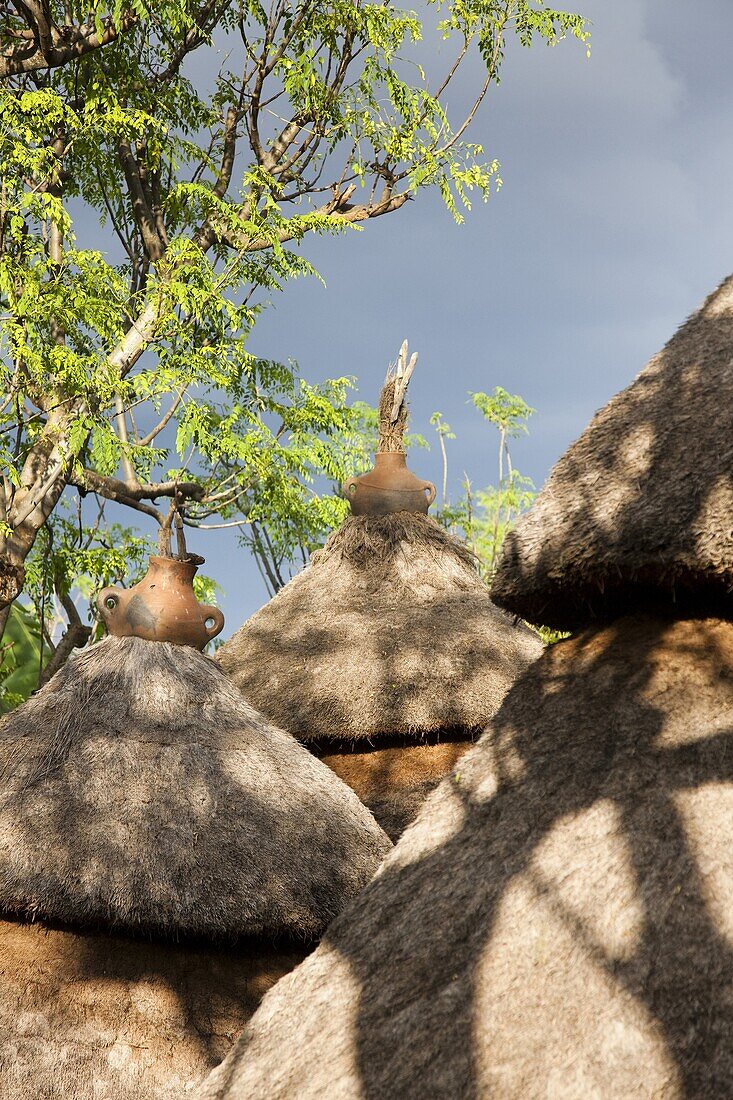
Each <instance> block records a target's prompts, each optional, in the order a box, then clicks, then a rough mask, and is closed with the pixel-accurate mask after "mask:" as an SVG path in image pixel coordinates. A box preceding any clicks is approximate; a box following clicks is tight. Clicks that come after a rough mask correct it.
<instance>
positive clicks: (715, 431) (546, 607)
mask: <svg viewBox="0 0 733 1100" xmlns="http://www.w3.org/2000/svg"><path fill="white" fill-rule="evenodd" d="M731 512H733V276H731V277H730V278H728V279H726V281H725V282H724V283H722V285H721V286H720V287H719V288H718V289H717V290H716V291H715V292H714V293H713V294H711V295H710V297H709V298H708V299H707V300H706V302H705V303H704V304H703V306H702V307H701V308H700V309H699V310H698V312H697V313H695V314H693V316H692V317H691V318H690V319H689V320H688V321H687V322H686V324H684V325H683V326H682V328H681V329H680V330H679V331H678V332H677V334H676V335H675V336H674V337H673V338H672V340H670V342H669V343H668V344H667V346H666V347H665V348H664V349H663V351H661V352H660V353H659V354H658V355H656V356H655V357H654V358H653V359H652V360H651V362H650V363H649V365H648V366H647V367H646V368H645V369H644V370H643V371H642V372H641V374H640V375H639V377H638V378H637V379H636V381H635V382H633V383H632V385H631V386H629V387H628V389H626V390H624V391H623V392H622V393H620V394H618V396H617V397H615V398H614V399H613V400H612V401H610V402H609V403H608V405H606V407H605V408H604V409H602V410H601V412H600V413H598V415H597V416H596V417H595V418H594V420H593V421H592V422H591V424H590V425H589V427H588V428H587V429H586V430H585V432H584V433H583V435H582V436H581V437H580V439H579V440H578V441H577V442H576V443H574V444H573V446H572V447H570V449H569V450H568V451H567V453H566V454H565V455H564V456H563V458H561V459H560V461H559V462H558V463H557V465H556V466H555V469H554V470H553V472H552V474H551V476H550V479H549V481H548V482H547V484H546V486H545V487H544V489H543V490H542V492H541V493H540V495H539V497H538V498H537V500H536V501H535V503H534V505H533V507H532V508H531V509H530V511H529V512H528V513H527V514H526V516H525V517H524V518H523V519H521V520H520V522H519V523H518V524H517V526H516V528H515V529H514V531H512V532H510V533H509V535H508V536H507V538H506V540H505V543H504V549H503V555H502V559H501V563H500V567H499V570H498V573H497V576H496V579H495V582H494V585H493V587H492V595H493V597H494V599H495V600H496V601H497V603H499V604H501V605H502V607H506V608H508V609H509V610H510V611H512V612H514V613H515V614H517V615H522V616H523V617H524V618H526V619H528V620H529V621H530V622H541V623H545V624H547V625H548V626H554V627H557V628H559V629H573V628H575V627H577V626H579V625H583V624H586V623H589V622H590V621H592V620H593V619H594V618H598V619H611V618H613V617H614V616H616V615H618V614H621V613H624V612H625V611H628V610H634V609H638V608H639V607H641V606H642V605H645V606H648V607H651V606H655V605H656V606H659V604H660V603H661V604H667V605H671V604H672V603H673V602H674V603H676V605H677V606H678V607H682V608H684V607H685V606H690V605H691V606H694V607H697V608H699V607H700V606H701V602H702V601H703V600H704V601H705V602H706V604H707V606H708V607H709V608H711V609H712V611H713V613H716V614H718V613H721V611H722V612H723V613H725V614H726V615H727V614H729V613H730V612H733V595H732V593H733V524H732V523H731Z"/></svg>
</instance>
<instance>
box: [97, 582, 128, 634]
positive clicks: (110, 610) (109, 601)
mask: <svg viewBox="0 0 733 1100" xmlns="http://www.w3.org/2000/svg"><path fill="white" fill-rule="evenodd" d="M124 591H125V589H124V588H116V587H115V586H114V585H110V587H109V588H103V589H102V591H101V592H100V593H99V595H98V596H97V611H98V612H99V614H100V615H101V617H102V622H103V623H105V625H106V624H107V623H108V622H109V620H110V618H111V616H112V615H114V613H115V611H116V610H117V608H118V607H119V606H120V593H122V592H124Z"/></svg>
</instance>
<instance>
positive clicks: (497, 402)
mask: <svg viewBox="0 0 733 1100" xmlns="http://www.w3.org/2000/svg"><path fill="white" fill-rule="evenodd" d="M469 397H470V399H471V402H472V404H473V405H474V407H475V408H476V409H478V411H479V412H480V413H481V415H482V416H483V418H484V420H486V421H487V422H488V423H489V424H493V426H494V427H495V428H496V429H497V432H498V435H499V447H498V453H497V464H496V474H497V477H496V485H489V486H487V487H485V488H482V489H478V490H475V489H474V488H473V486H472V484H471V482H470V480H469V477H468V474H464V476H463V483H462V492H461V495H460V497H459V498H458V500H457V501H456V502H455V503H454V504H451V503H450V502H449V501H448V500H447V499H446V493H445V485H446V484H447V479H448V459H447V453H446V449H445V439H455V435H454V434H453V433H452V432H451V431H450V428H449V426H448V425H447V424H446V423H445V422H444V421H443V420H442V416H441V414H440V413H434V414H433V416H432V417H431V424H434V425H435V428H436V431H437V432H438V437H439V440H440V445H441V452H442V457H443V485H444V490H443V503H442V506H441V508H440V510H439V513H438V518H439V519H440V521H441V523H443V525H444V526H445V527H447V528H448V529H449V530H452V531H454V532H455V533H456V534H459V535H460V536H461V537H462V538H463V539H465V541H466V542H467V543H468V545H469V546H470V548H471V549H472V550H473V552H474V554H475V555H476V557H477V559H478V562H479V566H480V568H481V572H482V574H483V575H484V577H485V578H486V580H489V581H490V580H491V577H492V575H493V572H494V569H495V567H496V563H497V559H498V555H499V551H500V549H501V544H502V542H503V541H504V537H505V535H506V533H507V531H508V530H509V529H510V528H511V527H512V525H513V524H514V522H515V521H516V520H517V518H518V517H519V516H520V515H521V513H522V512H523V511H525V509H527V508H528V507H529V505H530V504H531V503H532V500H533V499H534V495H535V494H534V485H533V484H532V482H531V480H530V479H529V478H528V477H524V476H523V475H522V474H520V473H519V471H518V470H515V469H514V466H513V464H512V457H511V453H510V450H509V440H510V439H516V438H517V437H518V436H520V435H526V434H527V421H528V420H529V418H530V416H532V414H533V413H534V411H535V410H534V409H532V408H530V406H529V405H528V404H527V403H526V401H524V400H523V398H521V397H518V396H517V395H516V394H511V393H507V391H506V390H504V389H502V388H501V386H497V387H496V389H495V390H494V392H493V393H491V394H486V393H471V394H469Z"/></svg>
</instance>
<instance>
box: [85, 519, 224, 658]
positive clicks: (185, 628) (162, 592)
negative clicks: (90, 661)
mask: <svg viewBox="0 0 733 1100" xmlns="http://www.w3.org/2000/svg"><path fill="white" fill-rule="evenodd" d="M174 515H175V526H176V538H177V545H178V553H177V554H176V555H173V554H171V522H172V520H173V517H174ZM158 550H159V553H158V554H151V556H150V564H149V567H148V571H147V573H146V574H145V576H144V577H143V579H142V580H141V581H139V582H138V583H137V584H136V585H133V587H132V588H118V587H115V586H114V585H113V586H111V587H109V588H104V589H103V590H102V591H101V592H100V593H99V595H98V596H97V608H98V610H99V614H100V615H101V617H102V620H103V622H104V625H105V626H106V628H107V633H108V634H112V635H114V636H115V637H117V638H129V637H135V638H145V639H146V640H147V641H151V642H173V643H174V644H175V645H190V646H193V647H194V648H195V649H203V648H204V647H205V646H206V644H207V643H208V642H210V641H211V639H212V638H215V637H216V636H217V634H219V633H221V631H222V629H223V627H224V616H223V614H222V612H221V611H220V610H219V608H218V607H213V606H211V605H207V604H200V603H199V602H198V600H197V599H196V596H195V594H194V590H193V578H194V577H195V575H196V571H197V569H198V567H199V566H200V565H203V563H204V559H203V558H202V557H201V556H200V555H199V554H189V553H188V552H187V550H186V540H185V536H184V534H183V521H182V519H181V516H180V513H179V512H178V509H177V508H176V507H175V505H173V506H172V507H171V511H170V513H169V515H168V517H167V519H166V521H165V522H164V523H163V524H162V526H161V529H160V533H159V536H158Z"/></svg>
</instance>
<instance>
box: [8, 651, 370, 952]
mask: <svg viewBox="0 0 733 1100" xmlns="http://www.w3.org/2000/svg"><path fill="white" fill-rule="evenodd" d="M388 847H389V842H388V841H387V838H386V837H385V836H384V834H383V833H382V831H381V830H380V829H379V827H378V826H377V825H376V822H375V821H374V820H373V818H372V817H371V815H370V814H369V813H368V811H367V810H366V809H365V808H364V807H363V806H362V805H361V803H360V802H359V800H358V799H357V798H356V796H355V795H354V794H353V793H352V792H351V791H350V790H349V789H348V788H347V787H346V786H345V785H344V784H342V783H340V782H339V781H338V780H337V779H336V778H335V777H334V776H333V774H332V773H331V772H330V771H329V769H327V768H326V767H325V766H324V765H323V764H321V763H320V762H319V761H317V760H315V759H314V758H313V757H312V756H311V754H310V753H308V752H307V751H306V750H305V749H303V748H302V747H301V746H300V745H298V744H297V742H295V741H294V740H293V738H292V737H290V735H289V734H286V733H284V732H283V731H282V730H278V729H275V728H273V727H272V726H270V725H268V724H267V723H266V722H265V720H264V719H263V718H262V717H261V716H260V715H258V714H257V713H256V712H255V711H254V710H253V709H252V708H251V707H250V706H249V705H248V704H247V703H246V702H245V701H244V700H243V699H242V697H241V695H240V693H239V692H238V691H237V690H236V689H235V688H234V686H233V685H232V684H231V682H230V681H229V680H228V679H227V677H225V676H224V675H223V674H222V673H221V671H220V670H219V669H218V668H217V666H216V665H215V664H214V662H212V661H211V660H209V659H208V658H206V657H204V656H203V655H202V654H200V653H198V652H196V651H195V650H193V649H191V648H189V647H186V646H173V645H169V644H168V643H165V642H146V641H142V640H140V639H138V638H107V639H105V640H104V641H103V642H101V643H100V644H99V645H96V646H93V647H92V648H90V649H88V650H86V651H85V652H83V653H82V654H80V655H79V656H78V657H76V658H73V659H70V660H69V661H68V662H67V664H66V665H64V667H63V668H62V669H61V671H60V672H59V673H57V675H56V676H54V678H53V679H52V680H51V681H50V683H49V684H48V685H47V686H46V687H45V688H43V689H42V691H40V692H39V693H38V694H37V695H36V696H34V697H33V698H32V699H30V700H29V701H28V702H27V703H26V704H24V705H23V706H22V707H20V708H19V709H18V710H16V711H14V712H12V713H11V714H10V715H8V716H7V717H6V718H5V719H4V720H3V722H2V724H0V911H2V912H3V913H5V914H12V915H16V916H19V917H22V918H30V919H36V918H43V919H46V920H57V921H61V922H64V923H65V924H67V925H71V926H86V925H90V926H101V927H110V928H113V929H124V930H127V931H130V932H133V933H140V932H145V933H155V934H158V935H164V936H171V937H178V936H185V935H199V936H204V937H206V938H208V939H212V938H220V937H221V938H227V939H235V938H238V937H241V936H251V935H257V934H261V933H269V934H285V935H293V936H298V937H312V936H317V935H319V934H320V933H321V932H322V930H323V929H324V928H325V926H326V925H327V924H328V923H329V921H330V920H331V919H332V918H333V917H334V915H335V914H336V913H338V912H339V911H340V910H341V909H342V908H343V906H344V904H345V903H346V901H347V900H348V899H349V898H351V897H352V896H353V895H354V894H356V893H357V892H358V891H359V890H360V889H361V887H362V886H363V885H364V884H365V882H367V881H368V879H369V878H370V877H371V875H372V874H373V872H374V870H375V869H376V867H377V866H378V864H379V862H380V860H381V858H382V856H383V855H384V853H385V851H386V850H387V848H388Z"/></svg>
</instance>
